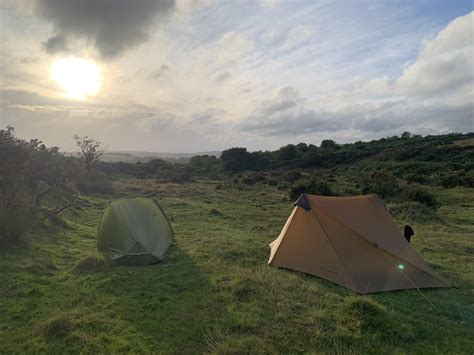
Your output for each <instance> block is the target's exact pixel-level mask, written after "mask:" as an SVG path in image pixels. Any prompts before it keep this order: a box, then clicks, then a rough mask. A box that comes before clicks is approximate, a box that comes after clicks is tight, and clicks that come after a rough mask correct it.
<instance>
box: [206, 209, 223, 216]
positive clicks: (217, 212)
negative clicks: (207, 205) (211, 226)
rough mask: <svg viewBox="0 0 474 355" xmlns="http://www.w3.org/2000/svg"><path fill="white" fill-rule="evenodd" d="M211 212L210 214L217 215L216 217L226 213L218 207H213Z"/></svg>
mask: <svg viewBox="0 0 474 355" xmlns="http://www.w3.org/2000/svg"><path fill="white" fill-rule="evenodd" d="M209 214H210V215H211V216H216V217H220V216H223V215H224V214H223V213H222V212H221V211H219V210H218V209H216V208H213V209H212V210H211V212H209Z"/></svg>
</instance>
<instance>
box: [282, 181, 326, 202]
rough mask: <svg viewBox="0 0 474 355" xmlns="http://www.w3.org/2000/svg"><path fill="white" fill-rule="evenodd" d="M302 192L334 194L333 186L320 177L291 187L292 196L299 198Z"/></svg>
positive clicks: (292, 197)
mask: <svg viewBox="0 0 474 355" xmlns="http://www.w3.org/2000/svg"><path fill="white" fill-rule="evenodd" d="M302 193H307V194H314V195H322V196H333V195H334V192H333V190H332V189H331V186H329V185H328V183H326V182H325V181H322V180H319V179H313V180H306V181H301V182H299V183H297V184H295V185H293V186H292V187H291V188H290V198H291V199H293V200H294V199H297V198H298V197H299V196H300V195H301V194H302Z"/></svg>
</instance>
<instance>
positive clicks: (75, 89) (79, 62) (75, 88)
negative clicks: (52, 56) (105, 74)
mask: <svg viewBox="0 0 474 355" xmlns="http://www.w3.org/2000/svg"><path fill="white" fill-rule="evenodd" d="M51 79H53V80H54V81H55V82H56V83H57V84H58V85H59V86H60V87H61V89H63V90H64V95H65V96H66V97H68V98H71V99H76V100H84V99H86V98H88V97H91V96H94V95H96V94H97V92H98V91H99V89H100V87H101V85H102V72H101V70H100V68H99V66H98V65H97V64H96V63H94V62H93V61H91V60H87V59H82V58H75V57H70V58H62V59H57V60H56V61H54V62H53V64H52V65H51Z"/></svg>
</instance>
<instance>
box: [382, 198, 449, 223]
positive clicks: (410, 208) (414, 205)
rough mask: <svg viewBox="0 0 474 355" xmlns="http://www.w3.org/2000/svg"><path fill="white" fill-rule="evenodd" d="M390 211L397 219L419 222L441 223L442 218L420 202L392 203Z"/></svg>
mask: <svg viewBox="0 0 474 355" xmlns="http://www.w3.org/2000/svg"><path fill="white" fill-rule="evenodd" d="M388 207H389V210H390V213H391V214H392V215H393V216H394V217H395V218H397V219H400V220H404V221H414V222H419V223H441V222H442V221H443V220H442V218H441V217H440V216H439V215H438V213H436V211H434V210H433V209H431V208H429V207H427V206H426V205H424V204H423V203H420V202H413V201H408V202H401V203H396V204H390V205H389V206H388Z"/></svg>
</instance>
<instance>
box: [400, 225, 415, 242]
mask: <svg viewBox="0 0 474 355" xmlns="http://www.w3.org/2000/svg"><path fill="white" fill-rule="evenodd" d="M412 235H415V231H414V230H413V228H412V227H410V226H409V225H408V224H407V225H406V226H405V228H404V229H403V236H404V237H405V239H406V240H407V241H408V243H410V240H411V236H412Z"/></svg>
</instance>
